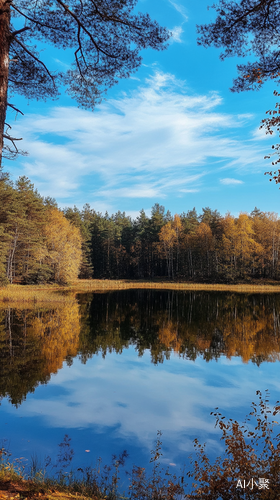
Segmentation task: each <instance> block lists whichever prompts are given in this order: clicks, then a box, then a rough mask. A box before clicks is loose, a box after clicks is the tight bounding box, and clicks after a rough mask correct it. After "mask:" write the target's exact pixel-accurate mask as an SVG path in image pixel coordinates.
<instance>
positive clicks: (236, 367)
mask: <svg viewBox="0 0 280 500" xmlns="http://www.w3.org/2000/svg"><path fill="white" fill-rule="evenodd" d="M279 313H280V294H236V293H225V292H201V291H199V292H193V291H192V292H189V291H179V292H177V291H166V290H165V291H160V290H125V291H112V292H107V293H91V294H79V295H77V296H76V298H74V297H73V298H72V299H71V300H69V301H68V302H66V303H65V304H59V305H58V307H53V306H52V307H50V306H44V307H41V306H40V307H34V308H33V309H24V308H22V307H20V308H18V309H12V308H8V307H7V308H6V309H1V310H0V397H1V407H0V438H1V439H2V442H3V443H4V446H5V447H7V448H9V450H10V451H11V452H12V454H13V456H14V457H26V458H27V459H28V460H30V457H31V456H32V454H37V456H39V457H40V458H41V459H42V460H43V459H44V457H46V456H51V457H55V456H56V455H57V452H58V444H59V443H61V442H62V440H63V437H64V435H65V434H68V436H70V437H71V442H72V447H73V449H74V451H75V456H74V462H73V463H74V465H75V466H79V465H86V464H88V465H89V464H93V463H94V462H95V460H96V458H97V457H99V456H101V457H102V460H103V461H104V463H109V462H110V460H111V456H112V454H113V453H114V454H119V453H121V452H122V451H123V450H127V451H128V453H129V458H128V462H127V468H128V469H129V468H130V467H131V465H132V464H136V465H138V466H140V467H146V466H149V465H148V464H149V460H150V450H151V449H152V448H153V447H154V441H155V439H156V435H157V431H158V430H160V431H161V432H162V441H163V450H162V451H163V457H162V460H161V461H162V463H163V464H164V465H169V466H170V468H173V470H174V472H177V471H178V469H179V467H181V466H182V465H183V464H184V463H186V464H188V457H189V455H190V454H191V453H193V440H194V439H195V438H196V437H197V438H198V439H199V440H200V442H207V449H208V451H209V455H210V456H212V457H215V456H216V455H218V454H220V453H221V452H222V450H223V447H222V444H221V442H220V431H219V430H218V429H217V428H215V426H214V424H215V419H214V418H213V416H210V412H211V411H213V410H214V409H215V408H216V407H218V408H219V410H220V411H221V413H223V414H224V415H226V416H228V417H233V418H235V419H237V420H240V421H241V420H243V418H244V417H245V415H246V413H247V412H249V410H250V404H251V402H252V401H257V397H256V391H257V390H260V391H262V392H263V393H264V391H265V390H266V389H268V390H269V392H270V399H271V403H274V402H275V401H276V400H277V399H279V392H280V391H279V389H280V379H279V374H280V370H279V359H280V354H279V353H280V317H279Z"/></svg>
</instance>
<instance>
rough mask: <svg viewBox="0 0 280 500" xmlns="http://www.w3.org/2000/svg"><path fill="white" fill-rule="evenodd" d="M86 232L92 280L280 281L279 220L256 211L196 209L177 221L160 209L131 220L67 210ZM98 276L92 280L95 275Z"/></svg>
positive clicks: (86, 269)
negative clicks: (161, 278) (236, 212)
mask: <svg viewBox="0 0 280 500" xmlns="http://www.w3.org/2000/svg"><path fill="white" fill-rule="evenodd" d="M64 215H65V217H66V218H67V219H68V220H69V221H71V222H72V223H73V224H74V225H75V226H76V227H78V228H79V229H80V231H81V234H82V237H83V265H82V270H81V274H80V276H81V277H82V278H89V277H91V276H92V275H93V276H94V278H99V279H102V278H107V279H110V278H114V279H118V278H130V279H132V278H133V279H152V278H154V277H167V278H170V279H182V280H191V281H198V282H199V281H203V282H235V281H238V280H252V279H279V277H280V258H279V248H280V220H279V218H278V215H277V214H275V213H272V212H262V211H261V210H259V209H257V208H255V209H254V210H253V211H252V212H251V213H250V214H248V213H244V212H241V213H240V214H239V215H238V217H234V216H233V215H231V214H230V213H227V214H226V215H224V216H222V215H221V214H220V213H219V212H218V211H217V210H212V209H210V208H209V207H206V208H203V209H202V213H201V214H198V213H197V211H196V209H195V208H193V209H192V210H189V211H188V212H186V213H185V212H183V213H182V214H180V215H178V214H175V215H174V216H172V215H171V213H170V212H169V211H167V212H166V211H165V209H164V207H163V206H161V205H159V204H155V205H154V206H153V208H152V210H151V215H150V216H148V215H147V214H146V213H145V211H144V210H141V211H140V213H139V216H138V217H136V219H135V220H132V219H131V218H130V217H129V216H127V215H126V214H125V213H124V212H120V211H118V212H117V213H116V214H113V215H111V216H109V214H108V213H105V215H102V214H101V213H98V212H96V211H95V210H94V209H91V208H90V206H89V205H85V206H84V208H83V210H79V209H78V208H76V207H74V208H66V209H65V210H64ZM92 272H93V274H92Z"/></svg>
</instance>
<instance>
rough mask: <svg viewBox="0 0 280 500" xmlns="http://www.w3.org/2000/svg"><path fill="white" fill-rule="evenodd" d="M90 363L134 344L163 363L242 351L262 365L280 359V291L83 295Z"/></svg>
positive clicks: (84, 342)
mask: <svg viewBox="0 0 280 500" xmlns="http://www.w3.org/2000/svg"><path fill="white" fill-rule="evenodd" d="M80 302H81V310H82V312H83V314H82V325H83V326H82V335H81V341H80V353H81V356H82V359H83V361H84V362H85V361H86V360H87V359H88V357H91V356H92V355H93V354H96V353H98V352H101V353H102V355H103V356H106V353H107V352H112V351H115V352H118V353H121V352H122V350H123V349H124V348H127V347H128V346H129V345H134V346H135V348H136V349H137V351H138V353H139V355H140V356H141V355H142V354H143V353H144V352H145V350H147V349H148V350H149V351H150V352H151V359H152V362H153V363H155V364H157V363H162V362H163V361H164V359H169V358H170V353H171V352H172V351H175V352H176V353H178V355H179V356H181V357H183V358H187V359H191V360H195V359H196V358H197V357H198V356H200V357H202V358H203V359H205V360H206V361H210V360H212V359H218V358H219V357H220V356H221V355H226V356H227V358H229V359H231V358H232V357H233V356H240V357H241V358H242V361H243V362H245V363H247V362H248V361H249V360H251V361H252V362H254V363H256V364H257V365H259V364H260V363H261V362H263V361H272V362H273V361H276V360H279V352H280V326H279V325H280V323H279V311H280V296H279V295H278V294H271V295H257V294H256V295H245V294H240V295H239V294H233V293H212V292H211V293H209V292H208V293H207V292H174V291H170V292H166V291H164V292H155V291H146V290H139V291H137V290H131V291H123V292H113V293H110V294H104V295H95V296H94V299H93V300H92V296H85V295H83V296H80Z"/></svg>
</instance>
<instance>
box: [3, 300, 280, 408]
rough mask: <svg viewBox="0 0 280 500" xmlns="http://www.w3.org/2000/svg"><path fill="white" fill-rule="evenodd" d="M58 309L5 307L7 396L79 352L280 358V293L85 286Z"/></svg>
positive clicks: (20, 394) (16, 398)
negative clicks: (101, 290) (88, 289)
mask: <svg viewBox="0 0 280 500" xmlns="http://www.w3.org/2000/svg"><path fill="white" fill-rule="evenodd" d="M78 299H79V303H78V301H77V300H75V299H73V300H69V301H67V303H65V304H63V305H59V306H58V307H56V308H52V309H49V310H48V309H33V310H19V309H11V308H8V309H6V310H1V311H0V396H1V397H5V396H7V397H8V398H9V399H10V401H11V402H12V403H13V404H15V405H18V404H20V403H21V402H22V401H23V399H25V397H26V394H27V393H28V392H33V391H34V390H35V388H36V386H37V385H38V384H39V383H43V384H46V383H48V381H49V380H50V375H51V374H52V373H56V372H57V371H58V370H59V369H60V368H61V367H62V364H63V360H65V359H66V360H67V363H68V364H71V363H72V361H73V357H75V356H76V355H77V354H78V353H79V357H80V359H81V360H82V362H83V363H86V361H87V360H88V359H89V358H91V357H92V356H93V355H95V354H98V353H102V356H103V357H105V356H106V354H107V353H112V352H116V353H118V354H120V353H122V352H123V349H127V348H128V347H129V346H134V348H135V349H136V350H137V352H138V354H139V356H142V355H143V353H144V352H145V351H147V350H148V351H149V352H150V355H151V360H152V362H153V363H154V364H157V363H162V362H163V361H164V359H170V354H171V352H175V353H177V355H178V356H179V357H182V358H186V359H190V360H193V361H194V360H196V359H197V357H202V358H203V359H205V360H206V361H210V360H213V359H214V360H217V359H218V358H219V357H220V356H222V355H225V356H226V357H227V358H229V359H231V358H232V357H233V356H239V357H241V359H242V361H243V362H245V363H247V362H248V361H249V360H251V361H252V362H253V363H256V364H257V365H260V364H261V363H262V362H263V361H270V362H273V361H277V360H279V352H280V327H279V325H280V323H279V311H280V296H279V295H278V294H271V295H245V294H240V295H238V294H233V293H209V292H208V293H206V292H174V291H164V292H163V291H162V292H158V291H147V290H139V291H137V290H130V291H122V292H111V293H106V294H94V295H92V294H83V295H80V296H79V297H78Z"/></svg>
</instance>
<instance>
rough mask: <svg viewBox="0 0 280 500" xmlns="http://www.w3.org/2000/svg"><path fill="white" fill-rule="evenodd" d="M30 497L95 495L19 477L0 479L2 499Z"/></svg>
mask: <svg viewBox="0 0 280 500" xmlns="http://www.w3.org/2000/svg"><path fill="white" fill-rule="evenodd" d="M20 498H22V499H29V500H34V499H38V498H40V500H73V499H75V500H89V499H93V498H95V497H93V496H90V497H89V496H84V495H81V494H80V493H77V492H71V491H70V490H69V491H68V489H67V488H64V491H63V490H62V491H59V490H56V489H54V488H47V487H44V486H43V485H37V484H36V483H34V482H32V481H25V480H24V479H21V478H18V479H16V480H10V479H5V480H0V500H13V499H20ZM96 500H97V499H96Z"/></svg>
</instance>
